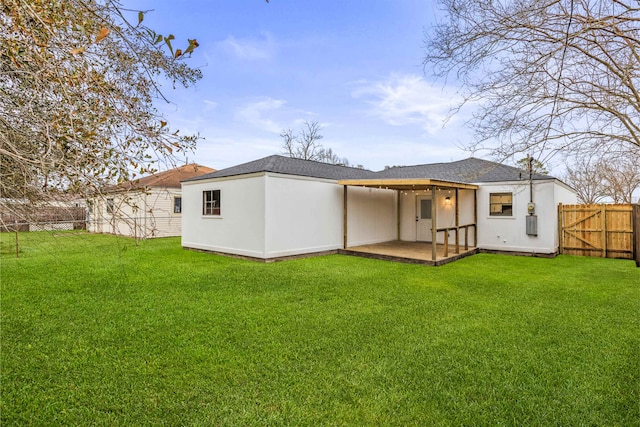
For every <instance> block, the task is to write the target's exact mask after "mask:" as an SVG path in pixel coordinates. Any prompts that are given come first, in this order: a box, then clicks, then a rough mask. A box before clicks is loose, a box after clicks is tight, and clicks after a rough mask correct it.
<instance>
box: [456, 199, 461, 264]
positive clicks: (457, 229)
mask: <svg viewBox="0 0 640 427" xmlns="http://www.w3.org/2000/svg"><path fill="white" fill-rule="evenodd" d="M455 197H456V199H455V204H456V253H457V254H459V253H460V228H459V227H460V207H459V204H458V187H456V194H455Z"/></svg>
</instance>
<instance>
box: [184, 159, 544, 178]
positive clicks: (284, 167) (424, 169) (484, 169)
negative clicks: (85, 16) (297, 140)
mask: <svg viewBox="0 0 640 427" xmlns="http://www.w3.org/2000/svg"><path fill="white" fill-rule="evenodd" d="M256 172H275V173H282V174H287V175H299V176H308V177H314V178H324V179H335V180H339V179H418V178H421V179H434V180H440V181H450V182H460V183H476V182H477V183H479V182H501V181H519V180H523V179H527V178H528V176H527V174H526V172H524V171H522V170H521V169H518V168H515V167H512V166H507V165H502V164H500V163H495V162H491V161H488V160H482V159H476V158H473V157H471V158H468V159H464V160H459V161H455V162H450V163H432V164H424V165H415V166H394V167H391V168H388V169H385V170H382V171H380V172H373V171H370V170H367V169H359V168H352V167H348V166H338V165H330V164H327V163H321V162H315V161H311V160H302V159H292V158H290V157H284V156H279V155H273V156H269V157H264V158H262V159H258V160H254V161H252V162H248V163H243V164H241V165H237V166H232V167H230V168H226V169H222V170H219V171H216V172H213V173H208V174H205V175H200V176H198V177H195V178H191V179H188V180H186V181H198V180H204V179H210V178H223V177H230V176H238V175H246V174H251V173H256ZM533 179H534V180H540V179H554V178H553V177H551V176H548V175H542V174H538V173H536V174H533Z"/></svg>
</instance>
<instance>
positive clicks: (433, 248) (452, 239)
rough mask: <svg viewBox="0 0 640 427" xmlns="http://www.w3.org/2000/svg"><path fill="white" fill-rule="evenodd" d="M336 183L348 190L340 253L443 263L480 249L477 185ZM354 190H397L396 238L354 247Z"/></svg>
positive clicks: (398, 181) (396, 181)
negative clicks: (351, 210) (351, 203)
mask: <svg viewBox="0 0 640 427" xmlns="http://www.w3.org/2000/svg"><path fill="white" fill-rule="evenodd" d="M338 184H341V185H343V188H344V194H343V198H344V199H343V216H344V218H343V227H344V235H343V249H342V250H341V253H345V254H350V255H358V256H367V257H372V258H379V259H389V260H396V261H404V262H415V263H424V264H429V265H441V264H444V263H447V262H451V261H455V260H457V259H460V258H462V257H465V256H468V255H472V254H474V253H476V251H477V249H476V247H475V246H476V242H477V190H478V186H477V185H474V184H467V183H458V182H449V181H441V180H431V179H352V180H341V181H338ZM350 187H352V188H354V187H360V188H376V189H380V190H382V189H384V190H393V191H395V192H396V206H395V218H396V230H395V233H394V234H395V236H396V238H395V239H394V240H389V241H384V242H375V243H368V244H350V239H349V222H350V217H349V199H350V198H349V188H350ZM352 220H353V219H352ZM352 225H353V223H352Z"/></svg>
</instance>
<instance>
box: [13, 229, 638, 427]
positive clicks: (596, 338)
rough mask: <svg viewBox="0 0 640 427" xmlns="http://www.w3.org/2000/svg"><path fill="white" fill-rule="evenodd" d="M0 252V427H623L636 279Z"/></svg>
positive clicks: (174, 253) (110, 245) (530, 268)
mask: <svg viewBox="0 0 640 427" xmlns="http://www.w3.org/2000/svg"><path fill="white" fill-rule="evenodd" d="M0 238H1V243H2V245H1V252H2V259H1V262H2V264H1V289H0V291H1V294H0V295H1V314H2V323H1V339H2V347H1V355H0V356H1V358H0V360H1V366H0V368H1V390H0V391H1V396H0V398H1V407H0V411H1V419H0V424H1V425H3V426H5V425H6V426H9V425H46V426H49V425H89V424H92V425H170V426H177V425H189V426H190V425H229V426H241V425H291V426H304V425H309V426H316V425H348V426H351V425H372V426H378V425H401V426H406V425H416V426H428V425H443V426H446V425H469V426H478V425H488V426H494V425H518V426H524V425H527V426H529V425H531V426H535V425H538V426H554V425H557V426H574V425H600V426H631V425H639V424H640V405H639V402H640V269H637V268H636V267H635V264H634V263H633V262H631V261H622V260H603V259H597V258H579V257H565V256H560V257H557V258H555V259H540V258H525V257H512V256H501V255H485V254H481V255H475V256H472V257H469V258H465V259H463V260H460V261H457V262H454V263H452V264H448V265H445V266H442V267H427V266H420V265H410V264H400V263H393V262H385V261H376V260H369V259H361V258H353V257H348V256H340V255H331V256H322V257H316V258H308V259H302V260H295V261H286V262H279V263H273V264H262V263H256V262H250V261H244V260H238V259H231V258H225V257H220V256H215V255H211V254H204V253H197V252H192V251H185V250H182V249H181V247H180V240H179V239H157V240H148V241H144V242H141V243H140V245H139V246H137V247H136V246H135V245H134V242H133V241H131V240H128V239H124V238H116V237H113V236H102V235H88V234H83V233H55V234H54V233H45V232H41V233H22V234H21V235H20V250H21V253H20V258H15V247H14V246H13V244H14V240H13V239H14V236H13V235H12V234H2V235H1V236H0Z"/></svg>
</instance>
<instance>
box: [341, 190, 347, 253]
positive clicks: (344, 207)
mask: <svg viewBox="0 0 640 427" xmlns="http://www.w3.org/2000/svg"><path fill="white" fill-rule="evenodd" d="M343 187H344V191H343V192H342V245H343V249H347V187H348V185H344V186H343Z"/></svg>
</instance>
